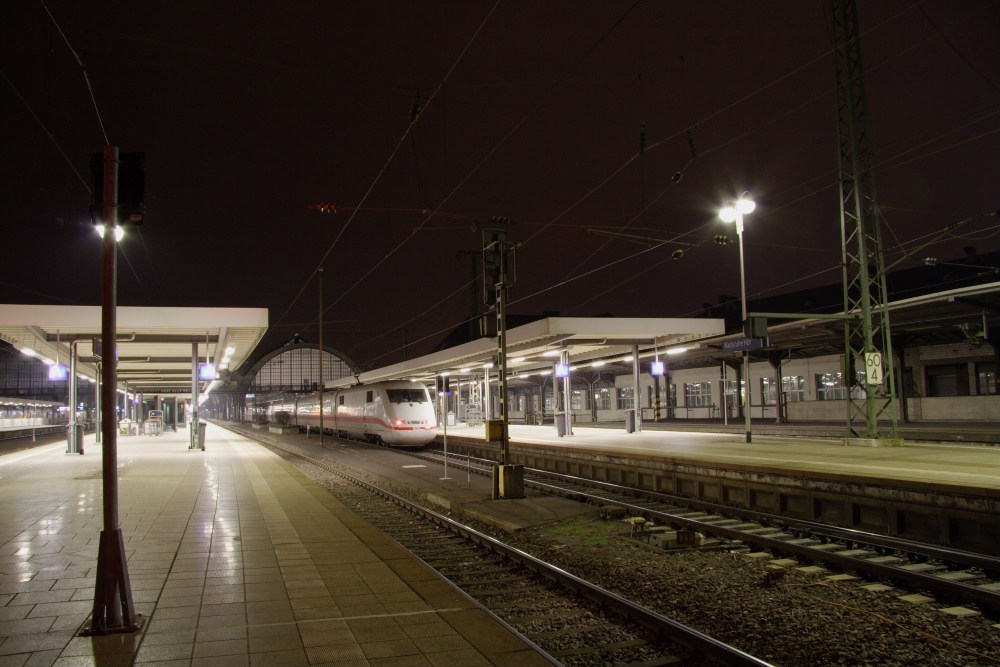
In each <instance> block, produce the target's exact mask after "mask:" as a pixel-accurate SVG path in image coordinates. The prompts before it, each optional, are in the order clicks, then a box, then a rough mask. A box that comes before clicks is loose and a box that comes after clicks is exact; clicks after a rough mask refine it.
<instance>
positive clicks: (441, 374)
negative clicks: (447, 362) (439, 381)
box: [438, 371, 451, 378]
mask: <svg viewBox="0 0 1000 667" xmlns="http://www.w3.org/2000/svg"><path fill="white" fill-rule="evenodd" d="M438 375H440V376H441V377H443V378H446V377H448V376H449V375H451V371H441V372H440V373H438Z"/></svg>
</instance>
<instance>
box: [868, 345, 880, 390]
mask: <svg viewBox="0 0 1000 667" xmlns="http://www.w3.org/2000/svg"><path fill="white" fill-rule="evenodd" d="M865 379H866V380H867V382H868V384H882V354H881V353H879V352H865Z"/></svg>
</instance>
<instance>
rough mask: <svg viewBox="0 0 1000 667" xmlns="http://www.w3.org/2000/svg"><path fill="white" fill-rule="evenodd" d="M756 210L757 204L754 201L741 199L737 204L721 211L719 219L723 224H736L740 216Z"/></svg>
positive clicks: (745, 198)
mask: <svg viewBox="0 0 1000 667" xmlns="http://www.w3.org/2000/svg"><path fill="white" fill-rule="evenodd" d="M755 208H757V204H756V203H755V202H754V200H752V199H748V198H747V197H740V198H739V199H738V200H737V201H736V202H734V203H733V204H731V205H729V206H726V207H725V208H723V209H722V210H721V211H719V219H721V220H722V221H723V222H736V219H737V218H739V217H740V216H743V215H749V214H750V213H753V211H754V209H755Z"/></svg>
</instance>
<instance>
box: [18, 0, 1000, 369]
mask: <svg viewBox="0 0 1000 667" xmlns="http://www.w3.org/2000/svg"><path fill="white" fill-rule="evenodd" d="M858 8H859V15H860V23H861V29H862V38H861V39H862V51H863V56H864V64H865V70H866V75H867V76H866V78H867V92H868V111H869V116H870V125H869V127H870V130H871V139H872V146H873V150H874V156H873V157H874V164H875V165H876V176H875V178H876V183H877V187H878V196H879V201H880V205H881V207H882V212H883V218H884V219H883V228H882V233H883V240H884V243H885V246H886V261H887V263H897V265H898V267H899V268H911V267H913V266H917V265H919V264H920V263H921V262H922V261H923V259H924V258H926V257H937V258H939V259H940V260H942V261H947V260H950V259H952V258H955V257H963V256H967V255H968V253H969V252H980V253H985V252H989V251H995V250H997V249H1000V240H998V239H1000V226H998V225H1000V218H997V217H995V216H993V215H992V214H993V212H994V211H996V210H997V209H998V208H1000V187H998V186H997V178H996V174H997V167H998V158H997V156H998V155H1000V40H997V38H996V36H997V34H1000V6H998V5H997V4H996V3H995V2H993V1H992V0H963V1H962V2H953V1H950V0H924V1H923V2H916V1H913V0H879V1H878V2H876V1H874V0H859V1H858ZM829 11H830V8H829V2H827V1H822V2H820V1H817V2H813V1H802V0H779V1H763V0H762V1H758V2H753V1H751V2H735V1H721V0H720V1H711V0H710V1H707V2H697V3H675V2H660V1H653V0H640V1H635V0H629V1H624V2H618V1H590V0H587V1H584V2H579V1H570V0H567V1H564V2H560V1H553V2H544V3H539V2H528V1H516V2H512V1H509V0H508V1H499V2H497V1H496V0H486V1H482V2H480V1H477V0H470V1H466V2H443V1H442V2H437V1H429V2H420V3H413V2H400V1H381V2H380V1H378V0H375V1H373V2H364V3H354V2H321V1H309V2H307V1H301V2H300V1H295V2H288V3H265V2H257V3H229V2H214V1H213V2H189V1H187V0H178V1H177V2H171V3H130V4H121V3H80V2H75V1H70V0H44V1H40V0H11V1H9V2H5V3H3V6H2V7H0V33H2V34H0V37H2V39H0V79H2V80H0V95H2V100H3V101H2V104H0V133H2V138H3V154H4V158H5V159H4V160H2V161H0V170H2V172H0V174H2V175H0V202H2V206H0V216H2V220H3V229H4V232H5V239H4V243H3V244H0V253H2V259H0V289H2V290H3V293H4V297H3V298H2V299H0V301H3V302H9V303H43V304H53V303H55V304H58V303H62V304H98V303H99V301H100V246H99V243H98V241H97V238H96V235H95V234H94V233H93V231H92V229H91V228H90V213H89V208H90V202H91V194H90V190H91V189H92V187H93V186H92V178H91V176H90V173H89V161H90V156H91V154H93V153H98V152H101V150H102V147H103V146H104V145H105V143H107V142H109V143H110V144H112V145H115V146H118V147H119V149H120V150H122V151H142V152H144V153H145V154H146V202H145V204H146V219H145V223H144V225H143V226H142V227H141V228H140V229H138V230H130V232H129V234H128V235H127V236H126V238H125V240H124V241H123V243H122V245H121V256H120V263H119V296H118V299H119V303H121V304H122V305H148V306H155V305H162V306H212V305H218V306H248V307H268V308H269V309H270V319H271V323H272V330H271V333H270V334H269V336H268V339H267V341H265V347H266V348H268V349H270V348H273V347H274V346H275V345H278V344H280V343H281V342H283V341H284V340H286V339H289V338H291V337H292V336H293V335H295V334H299V335H301V336H302V337H303V338H305V339H306V340H310V341H315V340H316V338H317V335H318V320H319V317H320V312H322V317H323V323H324V345H325V347H327V348H329V349H333V350H335V351H338V352H340V353H343V354H345V355H346V356H347V357H348V358H349V359H351V360H352V361H354V362H356V363H357V364H359V365H361V366H379V365H385V364H388V363H393V362H396V361H399V360H401V359H403V358H404V356H414V355H416V354H420V353H423V352H426V351H428V350H429V349H430V348H431V347H432V346H434V345H436V344H438V343H439V342H440V341H441V339H442V338H443V337H444V336H445V335H446V334H447V333H448V332H449V331H451V330H452V329H454V328H455V327H458V326H460V325H462V323H464V322H465V321H466V320H467V319H469V317H470V316H471V315H475V314H476V313H481V312H484V311H485V306H484V305H483V303H482V294H483V290H482V285H481V284H480V283H479V282H478V281H477V280H476V276H477V275H478V273H479V271H480V269H479V267H478V266H477V265H476V261H477V260H476V256H477V255H478V254H479V252H480V251H481V248H482V234H483V230H484V229H486V228H491V227H493V226H495V223H494V222H492V221H491V219H493V218H495V217H501V218H506V219H508V220H509V221H510V222H509V224H506V225H505V226H504V228H505V231H506V233H507V237H508V239H510V240H513V241H516V242H518V243H519V247H518V249H517V256H516V284H515V285H514V287H513V288H512V290H511V301H512V305H511V306H510V312H512V313H517V314H525V315H529V314H541V313H543V312H558V313H560V314H562V315H567V316H592V315H604V314H609V315H614V316H622V317H626V316H627V317H642V316H648V317H690V316H697V315H699V314H701V313H702V312H703V311H704V307H705V305H706V304H717V303H718V302H719V301H720V299H726V298H729V299H731V298H733V297H734V295H736V294H738V293H739V265H738V255H737V252H738V251H737V246H736V243H735V240H736V238H735V232H734V230H733V229H732V226H727V225H726V224H725V223H723V222H721V221H720V220H719V219H718V217H717V211H718V208H719V207H720V206H721V205H722V204H724V203H725V202H726V201H727V200H729V199H732V198H734V197H737V196H739V195H740V194H741V193H743V192H744V191H746V192H747V193H748V194H749V195H750V196H752V197H753V198H754V199H755V200H756V201H757V204H758V207H757V209H756V211H754V213H753V214H752V215H751V216H748V217H747V219H746V232H745V235H744V243H745V251H746V281H747V292H748V295H749V296H751V297H757V296H772V295H775V294H780V293H783V292H790V291H794V290H798V289H802V288H806V287H811V286H816V285H821V284H828V283H833V282H836V281H837V280H839V277H840V270H839V266H840V222H839V195H838V192H837V160H838V144H837V137H836V128H837V123H836V107H835V103H834V83H835V75H834V66H833V58H832V55H831V47H832V43H831V35H832V30H831V28H830V20H829ZM962 220H966V221H967V222H965V223H963V224H961V225H958V226H955V223H956V222H958V221H962ZM949 228H951V229H950V230H949ZM719 237H727V238H728V239H729V240H730V241H731V242H730V243H720V242H719V241H722V240H725V239H720V238H719ZM319 268H323V281H324V285H323V294H324V299H323V304H322V307H321V304H320V303H319V285H318V281H317V275H318V274H317V269H319Z"/></svg>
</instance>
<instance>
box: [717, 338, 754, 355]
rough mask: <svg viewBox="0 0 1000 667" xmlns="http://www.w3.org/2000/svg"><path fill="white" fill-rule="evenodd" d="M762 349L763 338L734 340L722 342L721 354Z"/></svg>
mask: <svg viewBox="0 0 1000 667" xmlns="http://www.w3.org/2000/svg"><path fill="white" fill-rule="evenodd" d="M762 347H764V339H763V338H734V339H732V340H724V341H722V351H723V352H743V351H744V350H759V349H761V348H762Z"/></svg>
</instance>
